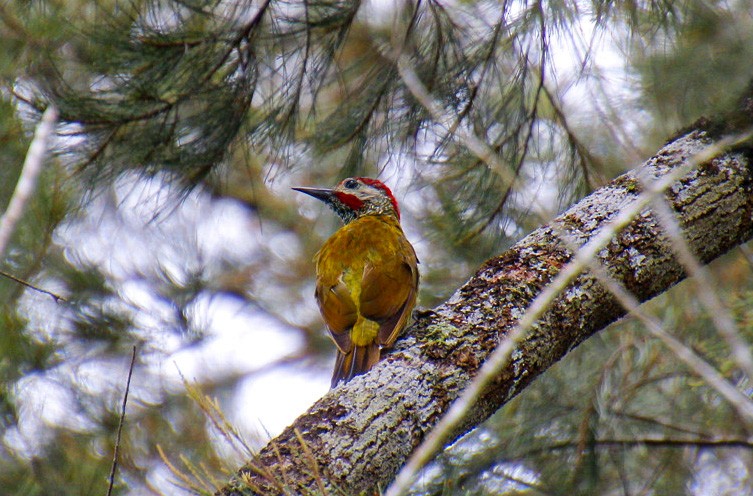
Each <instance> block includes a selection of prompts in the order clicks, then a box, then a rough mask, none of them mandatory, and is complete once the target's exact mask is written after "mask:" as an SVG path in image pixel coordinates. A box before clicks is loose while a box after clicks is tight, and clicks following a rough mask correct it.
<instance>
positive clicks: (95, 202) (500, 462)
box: [0, 0, 753, 495]
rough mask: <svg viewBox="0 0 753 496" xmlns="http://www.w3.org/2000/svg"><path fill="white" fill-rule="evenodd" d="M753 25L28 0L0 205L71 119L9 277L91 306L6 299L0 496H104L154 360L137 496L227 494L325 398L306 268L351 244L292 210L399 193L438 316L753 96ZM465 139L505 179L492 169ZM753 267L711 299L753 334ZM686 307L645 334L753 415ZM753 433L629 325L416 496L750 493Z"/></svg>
mask: <svg viewBox="0 0 753 496" xmlns="http://www.w3.org/2000/svg"><path fill="white" fill-rule="evenodd" d="M752 16H753V14H752V13H751V9H750V5H749V3H748V2H700V1H683V2H599V1H595V2H571V3H563V2H529V1H503V2H485V1H467V2H457V3H450V2H438V1H420V2H395V3H392V2H375V1H373V2H366V3H360V2H351V1H333V0H316V1H311V0H308V1H303V2H297V1H282V0H259V1H241V0H226V1H205V0H183V1H169V0H162V1H160V0H144V1H138V0H133V1H116V0H98V1H92V0H77V1H66V2H63V1H33V0H32V1H30V0H23V1H20V0H18V1H14V0H11V1H7V2H3V3H2V4H0V44H1V45H2V49H0V143H2V151H3V157H4V165H3V167H2V168H0V177H1V179H0V205H2V206H3V207H4V206H5V205H7V202H8V200H9V198H10V195H11V194H12V191H13V188H14V186H15V184H16V181H17V179H18V177H19V174H20V171H21V166H22V164H23V160H24V156H25V154H26V150H27V147H28V145H29V143H30V140H31V136H32V133H33V130H34V126H35V122H36V121H37V120H38V118H39V114H40V112H41V111H42V110H43V109H44V108H46V106H47V105H48V104H50V103H54V104H55V105H56V106H57V107H58V108H59V109H60V112H61V118H60V122H59V124H58V128H57V138H56V141H55V146H54V154H53V155H52V156H51V157H50V159H49V160H48V161H47V163H46V165H45V169H44V172H43V174H42V176H41V178H40V180H39V183H38V185H37V190H36V193H35V195H34V197H33V201H32V202H31V203H30V204H29V205H28V206H27V209H26V212H25V215H24V217H23V219H22V221H21V222H20V224H19V226H18V229H17V231H16V233H15V236H14V238H13V240H12V245H11V246H10V248H9V249H8V250H7V252H6V253H5V254H4V258H3V259H2V262H1V267H0V270H2V271H3V272H4V273H6V274H11V275H12V276H13V277H15V278H19V279H22V280H23V281H26V282H28V283H30V284H32V285H35V286H38V287H41V288H44V289H45V290H48V291H51V292H53V293H54V294H56V295H59V296H60V297H62V298H64V301H63V300H56V299H55V298H53V297H50V296H49V295H46V294H43V293H39V292H37V291H34V290H31V289H29V288H28V287H27V286H24V285H22V284H19V283H18V282H16V281H14V280H12V279H9V278H8V277H6V276H3V277H2V278H0V487H2V488H3V492H4V493H5V494H24V495H33V494H40V495H42V494H76V495H81V494H102V493H103V492H104V488H105V487H106V485H107V476H108V473H109V470H110V464H111V458H112V450H113V445H114V442H115V441H114V440H115V433H116V429H117V423H118V415H119V410H120V404H121V401H122V395H123V391H124V388H125V382H126V376H127V373H128V364H129V360H130V352H131V349H132V346H134V345H136V346H137V364H136V367H135V370H134V376H133V382H132V386H131V396H130V402H129V408H128V417H127V424H126V426H125V430H124V437H123V446H122V452H121V454H122V461H121V465H120V467H119V471H118V476H117V479H116V485H115V493H116V494H153V493H162V494H182V493H184V492H187V491H188V490H187V489H185V488H186V487H192V488H193V489H192V490H193V491H201V490H204V491H209V492H211V488H212V487H213V485H214V484H217V483H221V482H222V481H223V480H225V478H226V477H227V476H228V474H229V473H230V472H231V471H232V470H234V469H235V468H237V467H238V466H239V464H240V462H241V461H242V460H243V459H244V457H246V456H248V453H249V452H250V450H253V449H254V448H256V447H259V446H260V445H262V444H263V443H264V442H265V440H266V439H268V438H269V436H270V435H274V434H275V433H276V432H277V431H278V430H279V429H281V428H282V427H283V426H284V425H285V424H286V423H288V422H290V421H291V420H292V419H293V418H295V417H296V416H297V414H299V413H300V412H302V411H303V409H305V407H306V406H307V405H308V404H310V403H311V402H313V400H315V399H316V398H317V397H318V396H320V395H321V394H323V393H324V392H325V391H326V389H327V384H328V376H329V371H330V368H331V363H332V360H333V349H332V348H333V347H332V346H331V345H330V343H329V342H328V340H327V338H326V337H325V335H324V333H323V332H322V323H321V320H320V318H319V315H318V312H317V309H316V306H315V304H314V302H313V297H312V296H313V281H312V277H313V264H312V263H311V257H312V255H313V253H314V252H315V251H316V249H317V248H318V247H319V246H320V245H321V243H322V242H323V240H324V239H326V237H327V236H329V234H330V233H331V232H333V230H334V229H336V227H337V225H338V224H337V219H336V218H335V216H334V215H330V213H329V212H325V211H323V209H322V207H321V206H320V205H315V204H313V203H314V202H312V201H310V200H307V199H306V198H302V197H300V196H301V195H295V194H294V193H293V192H292V191H290V189H289V187H290V186H294V185H323V186H324V185H330V184H334V183H335V182H336V181H337V180H339V179H340V178H342V177H345V176H349V175H371V176H379V177H380V178H382V179H383V180H385V181H386V182H387V183H388V184H389V185H390V186H392V187H393V190H394V191H395V192H396V194H397V196H398V199H399V200H400V201H401V205H402V210H403V212H404V214H403V218H404V225H405V227H406V230H407V232H408V236H409V238H410V239H411V240H412V241H413V242H414V244H415V246H416V249H417V251H418V253H419V257H420V259H421V262H422V264H421V272H422V286H421V296H420V305H422V306H426V307H430V306H433V305H435V304H437V303H439V302H441V301H443V300H444V299H445V298H447V297H448V296H449V295H451V294H452V292H453V291H454V290H455V288H457V286H458V285H459V284H461V283H462V282H463V281H464V280H465V279H467V278H468V277H469V276H470V275H471V274H472V273H473V271H474V269H475V267H477V266H478V265H479V264H480V263H481V262H483V261H484V260H485V259H486V258H488V257H490V256H492V255H493V254H496V253H500V252H501V251H503V250H504V249H505V248H506V247H507V246H509V245H510V244H512V243H513V242H515V241H516V240H517V239H519V238H520V237H522V236H523V235H525V234H526V233H527V232H529V231H530V230H531V229H533V228H535V227H536V226H537V225H539V224H540V223H541V222H542V221H545V220H546V219H547V218H548V217H549V216H551V215H553V214H555V213H557V212H558V211H560V210H562V209H563V208H565V207H566V206H568V205H570V204H571V203H573V202H574V201H576V200H577V199H579V198H581V197H582V196H584V195H585V194H587V193H588V192H589V191H591V190H593V189H594V188H597V187H599V186H600V185H602V184H604V183H605V182H606V181H607V180H609V179H610V178H612V177H614V176H616V175H618V174H619V173H621V172H622V171H624V170H627V169H630V168H632V167H634V166H636V165H637V164H638V163H640V160H641V159H643V158H646V157H647V156H649V155H650V154H651V153H652V152H653V151H655V150H656V148H657V147H658V146H659V145H660V144H661V143H662V142H664V141H665V140H667V139H668V138H669V137H670V136H672V135H673V134H674V133H675V132H676V131H677V130H678V129H679V128H681V127H684V126H687V125H689V124H691V123H692V122H693V121H694V120H695V119H697V118H699V117H701V116H712V115H715V114H717V113H719V112H722V111H723V110H724V109H725V108H728V107H729V105H731V103H733V102H734V100H735V98H736V96H737V95H738V94H740V92H741V91H742V89H743V88H744V87H745V86H746V85H747V84H748V83H749V81H750V79H751V76H753V74H751V70H750V63H749V62H750V60H751V59H753V53H751V52H752V51H753V17H752ZM398 56H400V57H404V59H405V60H406V61H408V62H409V66H410V67H411V69H412V70H413V71H414V72H415V74H416V75H417V76H418V77H419V79H420V80H421V81H422V82H423V84H424V85H425V87H426V88H427V90H428V91H429V92H430V95H431V97H432V99H433V102H434V104H435V105H436V108H437V109H439V111H440V112H441V114H442V120H441V121H439V122H437V121H435V119H434V118H435V117H437V116H436V115H434V116H432V115H431V113H430V112H429V111H427V109H426V108H424V107H423V106H422V105H421V104H420V103H419V101H418V99H417V98H416V97H415V95H414V94H413V92H412V91H411V89H410V88H409V87H406V85H405V83H404V81H403V79H402V78H401V76H400V74H399V71H398V68H397V63H396V61H397V57H398ZM468 133H470V134H473V135H475V136H476V137H478V138H480V139H481V140H483V141H484V142H485V143H486V144H487V145H488V146H489V147H491V148H492V149H493V150H495V151H496V152H497V154H498V155H499V157H500V159H501V161H502V163H503V164H504V165H505V167H506V168H507V169H506V170H505V171H500V170H496V169H494V168H493V167H489V166H487V164H485V163H483V162H482V161H480V160H478V159H477V157H476V156H475V155H473V154H472V153H470V152H469V151H468V148H467V146H466V145H467V143H466V141H465V140H464V139H462V136H463V134H468ZM510 178H514V180H513V181H511V180H510ZM746 250H748V249H747V248H745V247H743V248H741V250H738V251H736V252H734V253H731V254H729V255H728V256H726V257H724V258H723V259H721V260H719V261H717V262H715V263H714V264H712V270H713V274H714V276H715V278H716V287H715V288H707V290H710V291H717V292H719V293H720V294H722V295H723V300H724V301H725V302H726V303H727V305H728V307H729V308H730V310H731V311H732V312H733V314H734V316H735V317H736V318H737V321H738V323H739V325H740V330H741V332H742V333H743V334H744V336H745V337H746V338H747V339H748V340H751V339H753V335H752V334H753V313H751V309H752V308H753V283H751V281H753V278H751V271H752V270H753V267H752V265H751V261H752V260H753V259H752V258H751V256H750V255H749V253H748V251H746ZM688 288H689V286H688V285H687V284H682V285H680V287H678V288H677V289H675V290H672V291H670V292H669V293H667V294H665V295H663V296H661V297H659V298H657V299H655V300H654V301H653V302H651V303H650V304H649V305H648V307H649V309H650V311H651V312H652V313H654V314H656V315H658V316H659V317H660V318H661V319H662V320H663V322H664V323H665V325H666V326H667V328H669V329H672V330H673V331H674V332H675V333H676V335H678V336H679V337H681V338H682V339H683V340H684V341H685V342H686V343H689V344H691V345H692V346H693V348H694V349H696V350H697V351H698V352H699V353H701V354H702V355H703V356H705V357H706V358H707V359H709V360H710V361H711V362H712V363H714V364H715V365H716V366H717V367H718V368H719V370H721V371H722V372H723V373H724V374H725V375H726V376H727V377H729V378H730V379H731V380H733V381H736V383H737V384H738V385H739V387H741V388H744V389H745V390H746V391H750V387H751V385H750V382H749V378H747V377H744V376H742V375H741V374H740V373H739V371H737V370H736V369H735V367H734V365H733V364H732V363H731V362H730V361H729V359H728V355H729V352H728V350H727V349H726V348H725V346H724V344H723V342H722V340H721V339H720V338H719V336H718V335H717V333H716V331H715V330H714V327H713V325H712V324H711V323H710V319H709V317H708V315H706V314H705V313H704V312H703V311H702V310H700V309H699V308H700V307H699V305H698V304H697V302H696V298H695V296H694V294H693V291H692V290H690V289H688ZM235 429H237V430H235ZM749 439H750V433H748V432H746V430H745V428H744V424H743V423H742V422H740V421H739V420H738V419H737V418H736V417H735V413H734V411H733V410H732V409H730V408H728V406H727V405H726V404H725V403H724V401H722V400H721V399H720V398H719V396H718V395H717V394H716V393H715V392H714V391H713V390H712V389H711V388H709V387H708V386H707V385H705V384H704V383H702V382H700V381H698V380H697V379H695V378H694V377H693V376H692V375H690V374H689V373H688V372H687V370H686V369H685V368H684V367H683V366H682V365H681V364H680V363H679V362H678V361H677V360H676V359H675V358H674V357H673V356H672V355H671V354H669V353H668V352H667V351H666V350H665V349H664V348H663V347H662V345H661V344H659V343H657V342H656V341H655V340H654V339H653V338H651V337H650V336H648V334H647V333H645V332H644V331H643V330H642V329H641V328H640V326H639V325H637V324H636V323H634V322H632V321H630V320H626V321H623V322H621V323H618V324H616V325H613V326H612V327H610V328H609V329H608V330H606V331H605V332H603V333H601V334H600V335H598V336H596V337H594V338H592V339H591V340H589V341H588V342H586V343H585V344H583V345H582V346H580V347H579V348H578V349H576V350H575V351H574V352H573V353H571V354H570V355H569V356H568V357H567V358H566V359H565V360H563V361H562V362H561V363H560V364H558V365H557V366H556V367H554V368H553V369H552V370H550V371H549V372H547V373H546V374H545V375H544V376H543V377H542V378H540V379H539V380H538V381H537V382H536V383H535V384H533V385H532V386H531V387H529V388H528V389H527V390H526V391H525V392H524V393H523V394H521V395H520V396H519V397H518V398H516V399H515V400H514V401H513V402H512V404H510V405H508V407H506V408H504V409H503V410H502V411H500V412H499V413H498V414H497V415H495V416H494V417H493V418H492V419H490V420H489V421H488V422H487V423H486V424H485V425H484V426H483V427H481V428H478V429H476V430H474V431H473V432H471V433H469V434H468V435H466V436H465V437H464V438H463V439H461V440H460V441H459V442H457V443H456V444H455V445H454V446H453V447H451V448H449V449H448V450H447V451H446V452H445V453H444V454H443V455H441V456H440V457H438V459H437V460H436V461H435V462H434V463H433V464H432V465H431V466H430V467H428V468H427V469H426V470H425V471H424V473H423V475H422V477H421V480H420V481H418V482H417V484H416V486H415V488H414V492H415V494H625V495H628V494H629V495H633V494H695V495H705V494H715V495H719V494H745V493H753V480H752V479H751V474H750V467H751V466H753V459H751V458H752V457H751V453H752V451H751V444H750V442H749V441H748V440H749ZM723 441H729V442H728V443H725V442H723ZM161 452H162V453H163V454H161ZM186 474H190V475H188V476H187V475H186ZM202 488H203V489H202Z"/></svg>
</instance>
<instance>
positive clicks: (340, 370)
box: [332, 342, 379, 387]
mask: <svg viewBox="0 0 753 496" xmlns="http://www.w3.org/2000/svg"><path fill="white" fill-rule="evenodd" d="M378 361H379V345H378V344H377V343H376V342H374V343H371V344H369V345H366V346H354V347H353V348H352V349H351V350H350V352H349V353H341V352H339V351H338V352H337V360H336V361H335V372H334V373H333V374H332V387H335V386H337V385H338V384H339V383H340V382H348V381H349V380H351V379H352V378H354V377H355V376H357V375H361V374H363V373H365V372H368V371H369V370H371V367H373V366H374V365H376V363H377V362H378Z"/></svg>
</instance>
